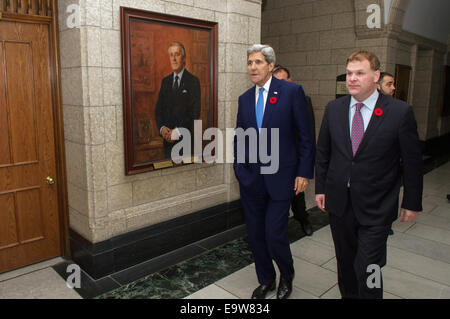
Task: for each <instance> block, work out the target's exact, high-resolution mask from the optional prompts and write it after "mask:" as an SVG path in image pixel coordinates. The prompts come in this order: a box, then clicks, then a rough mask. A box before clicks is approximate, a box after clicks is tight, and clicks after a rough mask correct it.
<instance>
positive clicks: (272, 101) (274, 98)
mask: <svg viewBox="0 0 450 319" xmlns="http://www.w3.org/2000/svg"><path fill="white" fill-rule="evenodd" d="M273 94H278V92H274V93H273ZM277 101H278V99H277V97H276V96H272V97H271V98H270V99H269V102H270V104H275V103H277Z"/></svg>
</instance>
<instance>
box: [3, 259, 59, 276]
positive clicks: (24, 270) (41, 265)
mask: <svg viewBox="0 0 450 319" xmlns="http://www.w3.org/2000/svg"><path fill="white" fill-rule="evenodd" d="M62 262H64V259H62V258H61V257H57V258H52V259H49V260H45V261H43V262H39V263H36V264H33V265H30V266H26V267H21V268H19V269H16V270H12V271H7V272H4V273H2V274H0V282H2V281H6V280H10V279H12V278H15V277H20V276H23V275H26V274H29V273H31V272H35V271H38V270H42V269H45V268H48V267H52V266H54V265H57V264H59V263H62Z"/></svg>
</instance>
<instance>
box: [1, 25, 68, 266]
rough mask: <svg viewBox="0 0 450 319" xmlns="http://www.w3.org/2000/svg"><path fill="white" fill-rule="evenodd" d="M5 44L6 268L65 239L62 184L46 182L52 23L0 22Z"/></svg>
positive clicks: (53, 249) (49, 252)
mask: <svg viewBox="0 0 450 319" xmlns="http://www.w3.org/2000/svg"><path fill="white" fill-rule="evenodd" d="M0 47H1V50H0V61H1V62H0V66H1V67H2V68H1V73H0V94H1V95H2V96H0V101H2V103H1V106H0V115H1V116H2V118H6V120H3V121H2V120H0V142H1V144H2V146H0V151H2V152H4V153H6V154H7V155H4V154H3V155H1V157H0V210H1V211H0V231H1V234H0V272H2V271H6V270H10V269H13V268H18V267H21V266H24V265H28V264H31V263H35V262H38V261H42V260H45V259H49V258H52V257H56V256H59V255H60V253H61V243H60V228H59V214H58V198H57V193H58V192H57V187H56V184H55V185H49V184H47V182H46V178H47V176H50V177H52V178H56V161H55V140H54V120H53V99H52V86H51V85H52V84H51V80H52V77H51V72H50V67H49V66H50V62H49V61H50V46H49V26H48V25H47V24H37V23H19V22H8V21H0ZM3 142H4V143H3ZM56 183H58V181H57V180H56Z"/></svg>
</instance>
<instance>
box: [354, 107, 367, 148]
mask: <svg viewBox="0 0 450 319" xmlns="http://www.w3.org/2000/svg"><path fill="white" fill-rule="evenodd" d="M363 106H364V104H363V103H358V104H356V111H355V115H353V121H352V149H353V156H355V154H356V152H357V151H358V147H359V144H361V140H362V139H363V136H364V120H363V117H362V115H361V108H362V107H363Z"/></svg>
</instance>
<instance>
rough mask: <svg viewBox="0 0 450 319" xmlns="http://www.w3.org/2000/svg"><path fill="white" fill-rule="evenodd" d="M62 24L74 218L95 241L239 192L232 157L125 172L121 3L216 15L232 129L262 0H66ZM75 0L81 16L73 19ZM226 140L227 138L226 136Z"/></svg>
mask: <svg viewBox="0 0 450 319" xmlns="http://www.w3.org/2000/svg"><path fill="white" fill-rule="evenodd" d="M58 4H59V28H60V30H59V31H60V47H61V66H62V68H61V78H62V97H63V111H64V127H65V146H66V164H67V179H68V197H69V214H70V227H71V228H72V229H73V230H75V231H76V232H78V233H79V234H80V235H82V236H83V237H84V238H86V239H87V240H89V241H91V242H92V243H96V242H100V241H103V240H106V239H109V238H112V237H114V236H116V235H119V234H123V233H127V232H130V231H132V230H136V229H139V228H143V227H146V226H148V225H152V224H156V223H159V222H162V221H166V220H169V219H172V218H175V217H179V216H182V215H185V214H188V213H190V212H193V211H198V210H200V209H203V208H207V207H211V206H216V205H219V204H221V203H224V202H229V201H233V200H236V199H238V198H239V189H238V184H237V182H236V180H235V177H234V173H233V170H232V167H231V165H229V164H214V165H209V164H192V165H187V166H183V167H178V168H172V169H165V170H157V171H153V172H149V173H144V174H138V175H135V176H126V175H125V159H124V158H125V157H124V156H125V155H124V140H123V139H124V138H123V136H124V134H123V96H122V65H121V40H120V7H121V6H125V7H131V8H137V9H143V10H148V11H154V12H159V13H166V14H171V15H179V16H184V17H189V18H196V19H201V20H207V21H213V22H217V23H218V24H219V40H218V41H219V57H218V58H219V59H218V60H219V66H218V68H219V70H218V71H219V81H218V85H219V97H218V126H219V128H221V129H225V128H227V127H230V128H234V127H235V121H236V112H237V98H238V96H239V95H240V94H242V93H243V92H244V90H245V89H246V88H249V87H250V86H251V82H250V81H249V79H248V76H247V73H246V71H247V70H246V49H247V47H248V46H249V45H250V44H253V43H259V42H260V36H261V32H260V29H261V28H260V24H261V1H260V0H151V1H150V0H149V1H141V0H61V1H58ZM69 5H76V6H77V7H78V8H79V10H80V11H79V12H80V17H81V19H80V22H81V23H80V25H79V26H78V27H75V28H70V27H69V25H68V23H67V21H68V19H71V17H72V16H71V15H72V14H73V12H71V11H69V12H68V11H67V10H68V8H69ZM228 142H229V141H228Z"/></svg>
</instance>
